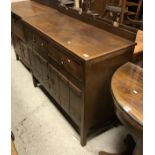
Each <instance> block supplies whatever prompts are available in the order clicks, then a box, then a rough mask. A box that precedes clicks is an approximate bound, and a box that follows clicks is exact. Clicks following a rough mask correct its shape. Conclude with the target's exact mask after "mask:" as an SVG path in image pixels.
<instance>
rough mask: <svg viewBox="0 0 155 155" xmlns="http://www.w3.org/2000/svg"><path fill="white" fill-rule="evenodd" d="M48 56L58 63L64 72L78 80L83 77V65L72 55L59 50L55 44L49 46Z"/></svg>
mask: <svg viewBox="0 0 155 155" xmlns="http://www.w3.org/2000/svg"><path fill="white" fill-rule="evenodd" d="M48 57H49V58H50V59H52V60H53V61H55V62H56V63H57V64H58V65H61V66H62V67H63V68H64V70H65V71H66V72H68V73H69V74H70V75H72V76H73V77H74V78H76V79H77V80H79V81H82V79H83V66H82V64H80V63H79V62H77V61H76V60H74V59H73V58H72V57H70V56H68V55H66V54H64V53H63V52H61V49H59V48H58V47H57V46H56V45H50V46H49V53H48Z"/></svg>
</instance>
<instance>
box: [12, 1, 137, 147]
mask: <svg viewBox="0 0 155 155" xmlns="http://www.w3.org/2000/svg"><path fill="white" fill-rule="evenodd" d="M11 11H12V14H11V20H12V28H11V32H12V43H13V46H14V49H15V53H16V57H17V60H20V61H21V62H22V63H23V64H24V65H25V66H26V67H27V68H29V70H30V71H31V73H32V77H33V82H34V86H37V84H38V83H40V84H41V85H42V86H43V87H44V88H45V89H46V91H47V92H48V93H49V94H50V95H51V96H52V98H53V99H54V101H55V102H56V104H57V105H58V106H59V107H60V108H61V109H62V110H63V111H64V112H65V113H66V114H67V115H68V116H69V118H70V119H71V120H72V122H73V124H74V126H75V128H76V129H77V131H78V132H79V134H80V137H81V145H82V146H84V145H85V144H86V141H87V137H88V136H89V135H92V134H93V133H95V132H96V131H97V130H98V129H101V128H102V129H104V128H105V129H106V128H107V127H108V126H109V125H110V124H111V123H112V122H113V121H114V120H115V118H116V116H115V112H114V108H113V100H112V97H111V94H110V82H111V77H112V74H113V73H114V71H115V70H116V69H117V68H118V67H119V66H120V65H122V64H124V63H125V62H127V61H130V60H131V59H132V55H133V51H134V47H135V42H134V40H133V39H129V38H125V37H123V35H122V36H121V35H118V33H117V32H116V33H113V32H114V31H113V32H110V30H108V28H105V29H104V28H100V27H99V26H95V25H93V24H89V22H85V21H82V20H80V19H78V18H75V17H73V16H69V15H68V14H67V13H64V12H63V11H61V9H60V10H59V9H57V8H54V7H50V6H46V5H43V4H41V3H38V2H35V1H22V2H15V3H12V8H11ZM111 29H113V28H111ZM125 33H127V32H125ZM129 35H130V32H129ZM126 36H127V37H128V35H126Z"/></svg>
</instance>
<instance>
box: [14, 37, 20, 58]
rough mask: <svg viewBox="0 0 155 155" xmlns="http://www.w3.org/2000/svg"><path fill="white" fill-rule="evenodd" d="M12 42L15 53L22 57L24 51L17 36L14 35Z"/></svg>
mask: <svg viewBox="0 0 155 155" xmlns="http://www.w3.org/2000/svg"><path fill="white" fill-rule="evenodd" d="M12 42H13V46H14V50H15V53H16V54H17V55H18V56H19V57H22V51H21V46H20V39H19V38H18V37H17V36H16V35H14V34H12Z"/></svg>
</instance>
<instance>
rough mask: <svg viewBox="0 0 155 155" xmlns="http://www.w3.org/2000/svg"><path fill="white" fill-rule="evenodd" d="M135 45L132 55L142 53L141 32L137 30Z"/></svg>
mask: <svg viewBox="0 0 155 155" xmlns="http://www.w3.org/2000/svg"><path fill="white" fill-rule="evenodd" d="M136 43H137V45H136V46H135V50H134V54H138V53H142V52H143V31H141V30H139V31H138V32H137V37H136Z"/></svg>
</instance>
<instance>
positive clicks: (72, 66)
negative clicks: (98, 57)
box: [64, 56, 83, 81]
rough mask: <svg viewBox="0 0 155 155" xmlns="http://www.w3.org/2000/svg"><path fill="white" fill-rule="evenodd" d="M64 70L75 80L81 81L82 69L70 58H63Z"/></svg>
mask: <svg viewBox="0 0 155 155" xmlns="http://www.w3.org/2000/svg"><path fill="white" fill-rule="evenodd" d="M64 68H65V70H66V71H67V72H68V73H69V74H71V75H72V76H74V77H75V78H76V79H78V80H80V81H82V79H83V67H82V64H79V63H78V62H76V61H75V60H73V59H72V58H70V57H68V56H64Z"/></svg>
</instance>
